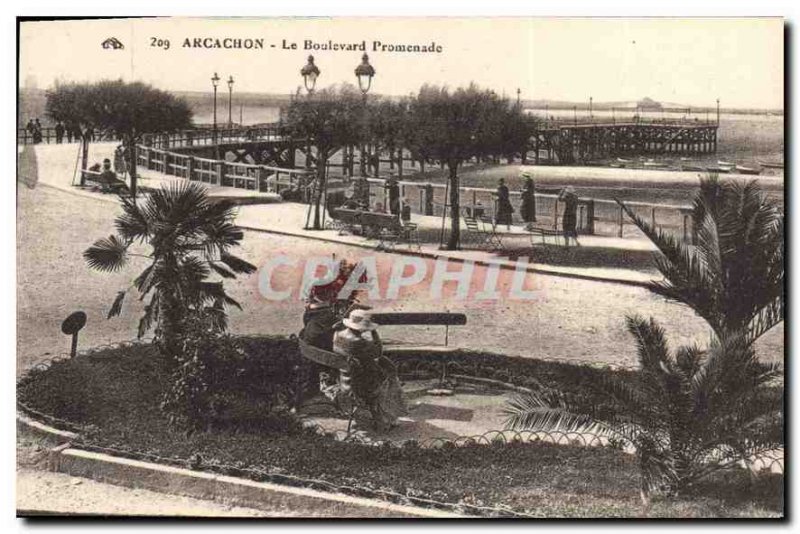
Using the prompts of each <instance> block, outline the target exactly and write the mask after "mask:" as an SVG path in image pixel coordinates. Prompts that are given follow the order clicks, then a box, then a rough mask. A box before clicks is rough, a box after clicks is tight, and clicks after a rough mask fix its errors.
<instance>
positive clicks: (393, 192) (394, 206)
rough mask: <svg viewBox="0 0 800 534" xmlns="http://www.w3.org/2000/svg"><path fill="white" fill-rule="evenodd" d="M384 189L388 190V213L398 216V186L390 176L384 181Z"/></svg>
mask: <svg viewBox="0 0 800 534" xmlns="http://www.w3.org/2000/svg"><path fill="white" fill-rule="evenodd" d="M386 189H388V190H389V213H391V214H392V215H400V184H399V183H398V181H397V178H395V177H394V176H392V177H391V178H389V179H388V180H387V181H386Z"/></svg>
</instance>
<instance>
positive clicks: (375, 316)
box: [370, 312, 467, 326]
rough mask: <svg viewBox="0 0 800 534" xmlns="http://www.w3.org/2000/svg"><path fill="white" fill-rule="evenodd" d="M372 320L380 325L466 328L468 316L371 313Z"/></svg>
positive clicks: (456, 314)
mask: <svg viewBox="0 0 800 534" xmlns="http://www.w3.org/2000/svg"><path fill="white" fill-rule="evenodd" d="M370 318H371V319H372V320H373V321H374V322H376V323H377V324H379V325H386V326H390V325H391V326H396V325H437V326H464V325H465V324H467V316H466V315H464V314H463V313H427V312H418V313H415V312H410V313H371V314H370Z"/></svg>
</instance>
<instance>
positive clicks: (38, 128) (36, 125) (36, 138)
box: [33, 118, 42, 144]
mask: <svg viewBox="0 0 800 534" xmlns="http://www.w3.org/2000/svg"><path fill="white" fill-rule="evenodd" d="M41 142H42V123H41V122H39V119H38V118H37V119H36V120H35V121H33V144H39V143H41Z"/></svg>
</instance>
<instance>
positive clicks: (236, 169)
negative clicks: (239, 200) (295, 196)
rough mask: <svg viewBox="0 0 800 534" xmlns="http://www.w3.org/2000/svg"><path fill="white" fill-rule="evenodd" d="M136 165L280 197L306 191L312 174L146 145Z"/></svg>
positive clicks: (195, 179) (168, 173)
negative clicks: (286, 191) (287, 192)
mask: <svg viewBox="0 0 800 534" xmlns="http://www.w3.org/2000/svg"><path fill="white" fill-rule="evenodd" d="M136 162H137V165H138V166H139V167H141V168H144V169H149V170H153V171H157V172H160V173H162V174H165V175H168V176H177V177H180V178H186V179H187V180H193V181H199V182H203V183H207V184H211V185H218V186H227V187H236V188H239V189H246V190H251V191H258V192H275V193H280V192H281V191H282V190H284V189H287V188H303V187H305V185H306V182H307V179H308V178H307V177H308V175H309V174H311V173H309V171H307V170H305V169H284V168H280V167H269V166H267V165H251V164H247V163H233V162H230V161H223V160H214V159H206V158H200V157H197V156H189V155H186V154H179V153H176V152H169V151H167V150H162V149H159V148H153V147H148V146H142V145H140V146H138V147H137V150H136Z"/></svg>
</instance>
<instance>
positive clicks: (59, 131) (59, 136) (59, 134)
mask: <svg viewBox="0 0 800 534" xmlns="http://www.w3.org/2000/svg"><path fill="white" fill-rule="evenodd" d="M63 142H64V125H63V124H61V121H58V122H56V144H59V145H60V144H61V143H63Z"/></svg>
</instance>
